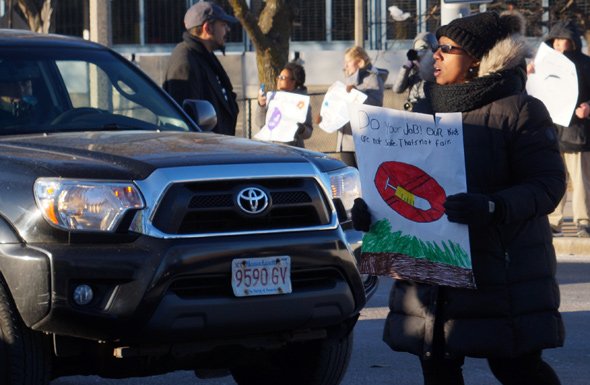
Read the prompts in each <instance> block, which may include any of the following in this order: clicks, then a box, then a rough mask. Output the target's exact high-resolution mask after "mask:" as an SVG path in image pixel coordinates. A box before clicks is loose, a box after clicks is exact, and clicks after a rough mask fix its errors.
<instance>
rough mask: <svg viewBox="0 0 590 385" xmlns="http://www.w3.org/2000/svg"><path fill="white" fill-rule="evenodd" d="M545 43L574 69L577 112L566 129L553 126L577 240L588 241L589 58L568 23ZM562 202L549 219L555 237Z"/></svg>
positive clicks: (558, 232)
mask: <svg viewBox="0 0 590 385" xmlns="http://www.w3.org/2000/svg"><path fill="white" fill-rule="evenodd" d="M545 43H546V44H547V45H549V46H550V47H551V48H553V49H555V50H557V51H559V52H561V53H562V54H564V55H565V56H566V57H567V58H568V59H570V60H571V61H572V62H573V63H574V65H575V66H576V73H577V75H578V101H577V106H578V107H577V108H576V110H575V111H574V114H573V115H572V118H571V121H570V124H569V126H568V127H563V126H560V125H557V133H558V138H559V145H560V148H561V151H562V153H563V158H564V160H565V164H566V167H567V171H568V174H569V177H570V180H571V182H572V211H573V214H574V223H575V224H576V226H577V229H578V233H577V235H578V237H583V238H588V237H590V120H589V119H588V117H589V115H590V57H588V56H587V55H584V54H583V53H582V40H581V39H580V33H579V32H578V28H577V27H576V25H575V24H574V23H573V22H572V21H561V22H558V23H557V24H555V25H554V26H553V27H552V28H551V30H550V31H549V35H548V36H547V39H546V40H545ZM564 206H565V198H564V199H562V201H561V202H560V204H559V206H557V208H556V210H555V211H554V212H553V213H552V214H551V215H550V216H549V221H550V223H551V227H552V229H553V233H554V235H556V236H559V235H562V233H561V224H562V222H563V209H564Z"/></svg>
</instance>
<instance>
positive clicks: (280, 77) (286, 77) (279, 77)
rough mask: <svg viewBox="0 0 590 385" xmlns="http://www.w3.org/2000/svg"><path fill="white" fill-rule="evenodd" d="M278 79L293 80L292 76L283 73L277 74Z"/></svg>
mask: <svg viewBox="0 0 590 385" xmlns="http://www.w3.org/2000/svg"><path fill="white" fill-rule="evenodd" d="M277 79H279V80H291V78H290V77H288V76H283V75H279V76H277Z"/></svg>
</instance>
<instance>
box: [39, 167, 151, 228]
mask: <svg viewBox="0 0 590 385" xmlns="http://www.w3.org/2000/svg"><path fill="white" fill-rule="evenodd" d="M34 194H35V201H36V202H37V207H39V209H40V210H41V213H42V214H43V217H44V218H45V220H46V221H48V222H49V223H51V224H52V225H54V226H57V227H59V228H61V229H64V230H68V231H72V230H78V231H108V232H112V231H115V229H116V228H117V226H118V224H119V223H120V221H121V219H122V218H123V216H124V215H125V213H126V212H127V211H128V210H133V209H141V208H143V207H144V206H145V204H144V202H143V199H142V197H141V194H140V193H139V190H138V189H137V187H136V186H135V185H134V184H133V183H131V182H105V181H96V180H70V179H60V178H39V179H37V181H35V186H34Z"/></svg>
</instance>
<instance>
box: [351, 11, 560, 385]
mask: <svg viewBox="0 0 590 385" xmlns="http://www.w3.org/2000/svg"><path fill="white" fill-rule="evenodd" d="M523 27H524V24H523V22H522V20H521V18H520V17H517V16H515V15H502V16H499V15H498V14H496V13H495V12H484V13H480V14H476V15H474V16H468V17H464V18H460V19H455V20H453V21H452V22H451V23H449V24H448V25H445V26H442V27H440V28H439V29H438V30H437V31H436V37H437V39H438V46H437V47H436V48H435V50H434V60H435V63H434V76H435V78H436V83H433V84H427V85H426V88H425V91H426V92H425V93H426V98H427V101H428V102H429V104H430V108H431V111H430V112H431V113H441V112H460V113H461V115H462V121H463V138H464V144H463V146H464V153H465V169H466V183H467V191H465V192H459V193H458V194H451V195H448V196H447V197H446V201H445V202H444V204H443V206H444V210H445V213H444V214H445V216H446V219H447V220H448V221H450V222H455V223H460V224H465V225H467V226H468V229H469V240H470V245H471V259H472V265H473V274H474V277H475V283H476V286H477V288H476V289H466V288H458V287H449V286H442V285H435V284H429V283H420V282H415V281H412V280H399V279H398V280H396V281H395V283H394V285H393V288H392V291H391V296H390V301H389V306H390V312H389V314H388V316H387V321H386V325H385V331H384V340H385V342H386V343H387V344H388V345H389V346H390V347H391V348H392V349H393V350H396V351H405V352H409V353H412V354H415V355H417V356H418V357H419V359H420V363H421V365H422V372H423V375H424V384H426V385H434V384H436V385H441V384H447V385H461V384H464V380H463V375H462V366H463V362H464V359H465V357H479V358H486V359H487V361H488V364H489V366H490V369H491V370H492V372H493V374H494V376H495V377H496V378H497V379H498V380H499V381H500V383H502V384H504V385H533V384H536V385H540V384H545V385H558V384H560V381H559V379H558V377H557V375H556V374H555V372H554V371H553V369H552V368H551V367H550V366H549V365H548V364H547V363H546V362H545V361H544V360H543V359H542V351H543V349H546V348H554V347H560V346H562V345H563V342H564V326H563V322H562V319H561V315H560V313H559V311H558V308H559V287H558V285H557V283H556V280H555V268H556V258H555V251H554V248H553V244H552V236H551V230H550V227H549V222H548V220H547V215H548V214H549V213H551V212H552V211H553V209H554V208H555V207H556V206H557V204H558V203H559V201H560V199H561V197H562V196H563V194H564V192H565V187H566V184H565V172H564V166H563V162H562V160H561V158H560V154H559V149H558V145H557V139H556V134H555V127H554V125H553V122H552V120H551V118H550V116H549V113H548V112H547V109H546V108H545V106H544V105H543V104H542V103H541V102H540V101H539V100H538V99H535V98H533V97H532V96H529V95H527V94H526V92H525V82H526V68H525V58H526V57H527V55H528V47H527V45H526V41H525V40H524V38H523V37H522V36H521V33H522V32H521V31H522V29H523ZM445 216H443V218H445ZM370 222H371V218H370V213H369V211H368V208H367V207H366V204H365V203H364V201H362V200H358V201H357V202H356V204H355V206H354V207H353V223H354V224H355V227H356V228H357V229H362V230H365V231H366V230H369V226H370Z"/></svg>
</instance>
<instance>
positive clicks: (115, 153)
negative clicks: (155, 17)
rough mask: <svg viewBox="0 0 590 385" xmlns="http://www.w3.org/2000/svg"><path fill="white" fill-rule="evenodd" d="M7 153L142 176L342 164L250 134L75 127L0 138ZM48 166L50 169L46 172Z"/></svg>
mask: <svg viewBox="0 0 590 385" xmlns="http://www.w3.org/2000/svg"><path fill="white" fill-rule="evenodd" d="M2 158H10V159H11V163H13V162H15V161H16V162H18V163H19V164H21V165H22V166H25V167H27V168H28V167H31V166H33V167H35V168H36V169H41V168H44V169H46V170H47V175H55V176H62V177H84V178H93V177H100V178H114V179H144V178H146V177H147V176H148V175H149V174H150V173H151V172H152V171H153V170H155V169H157V168H166V167H182V166H198V165H213V164H229V163H241V164H243V163H279V162H291V163H292V162H306V161H312V162H314V163H316V166H318V168H319V169H321V170H322V171H329V170H330V169H335V168H339V167H342V164H341V163H339V162H337V161H331V160H329V159H328V158H325V156H324V155H323V154H322V153H317V152H312V151H306V150H302V149H298V148H294V147H290V146H279V145H273V144H269V143H265V142H258V141H253V140H249V139H243V138H237V137H230V136H225V135H217V134H213V133H197V132H148V131H117V132H104V131H101V132H83V133H80V132H75V133H56V134H49V135H41V134H40V135H27V136H11V137H4V138H1V139H0V162H1V159H2ZM49 170H51V172H49Z"/></svg>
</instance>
